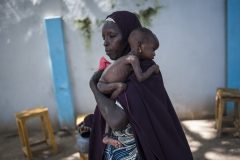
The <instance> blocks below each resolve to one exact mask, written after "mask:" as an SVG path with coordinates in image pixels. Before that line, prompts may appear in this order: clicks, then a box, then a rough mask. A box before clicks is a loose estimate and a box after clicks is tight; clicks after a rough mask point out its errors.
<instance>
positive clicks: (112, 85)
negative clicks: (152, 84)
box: [97, 27, 159, 147]
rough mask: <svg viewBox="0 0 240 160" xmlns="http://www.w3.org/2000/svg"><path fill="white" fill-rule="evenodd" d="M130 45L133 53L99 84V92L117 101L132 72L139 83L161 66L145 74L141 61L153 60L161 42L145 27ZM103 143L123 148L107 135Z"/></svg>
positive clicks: (113, 66) (110, 69) (107, 71)
mask: <svg viewBox="0 0 240 160" xmlns="http://www.w3.org/2000/svg"><path fill="white" fill-rule="evenodd" d="M128 43H129V45H130V48H131V51H130V52H129V53H128V54H127V55H125V56H122V57H120V58H118V59H117V60H116V61H115V62H114V63H112V64H111V65H109V66H108V67H107V68H106V69H105V70H104V71H103V73H102V76H101V78H100V79H99V82H98V84H97V87H98V89H99V91H100V92H102V93H104V94H107V95H110V97H111V99H116V98H117V96H118V95H119V94H120V93H122V92H123V91H124V90H125V89H126V87H127V85H126V84H125V83H124V82H125V81H126V79H127V78H128V76H129V75H130V74H131V73H132V72H134V74H135V75H136V78H137V80H138V81H139V82H142V81H144V80H146V79H147V78H149V77H150V76H151V75H152V74H154V73H155V74H157V73H158V72H159V66H158V65H156V64H154V65H152V66H151V67H149V68H148V69H147V70H146V71H145V72H143V71H142V69H141V67H140V62H139V61H140V60H141V59H153V58H154V56H155V50H156V49H157V48H158V47H159V41H158V39H157V37H156V36H155V34H153V33H152V31H150V30H149V29H147V28H144V27H142V28H137V29H135V30H134V31H132V32H131V34H130V35H129V38H128ZM108 129H110V128H109V127H108V126H106V133H108V132H109V131H108ZM103 143H105V144H111V145H113V146H115V147H121V143H120V142H119V141H118V140H115V139H112V138H110V137H109V136H108V135H107V134H106V136H105V137H104V138H103Z"/></svg>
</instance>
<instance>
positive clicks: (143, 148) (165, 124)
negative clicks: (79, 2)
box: [82, 11, 193, 160]
mask: <svg viewBox="0 0 240 160" xmlns="http://www.w3.org/2000/svg"><path fill="white" fill-rule="evenodd" d="M138 27H141V24H140V22H139V20H138V18H137V17H136V15H134V14H133V13H131V12H127V11H118V12H114V13H112V14H111V15H109V16H107V18H106V22H105V24H104V26H103V29H102V35H103V40H104V47H105V51H106V54H107V55H108V56H109V57H110V59H112V60H116V59H118V58H119V57H121V56H123V55H125V54H127V53H128V52H129V51H130V48H129V44H128V43H127V39H128V36H129V34H130V32H131V31H132V30H134V29H135V28H138ZM153 64H155V63H154V62H153V61H152V60H144V61H141V68H142V70H143V71H145V70H146V69H147V68H148V67H150V66H151V65H153ZM101 74H102V71H98V72H96V73H95V74H94V75H93V77H92V78H91V80H90V87H91V89H92V92H93V94H94V96H95V99H96V102H97V107H96V109H95V112H94V114H93V115H90V116H88V117H87V118H86V119H85V122H84V126H88V127H90V128H91V136H90V148H89V159H90V160H101V159H147V160H154V159H159V160H160V159H161V160H175V159H178V160H192V159H193V158H192V154H191V151H190V148H189V146H188V143H187V140H186V137H185V135H184V132H183V130H182V128H181V125H180V122H179V120H178V118H177V116H176V113H175V111H174V109H173V106H172V104H171V101H170V99H169V97H168V95H167V92H166V90H165V88H164V85H163V81H162V77H161V74H157V75H152V76H151V77H150V78H149V79H147V80H145V81H144V82H141V83H140V82H138V81H137V79H136V77H135V75H134V74H132V75H131V76H129V78H128V80H127V82H126V84H127V86H128V87H127V90H126V91H125V92H124V93H123V94H121V95H120V96H119V97H118V98H117V101H116V102H115V101H113V100H111V99H109V98H108V97H106V96H105V95H103V94H101V93H100V92H99V91H98V89H97V82H98V80H99V78H100V76H101ZM106 123H107V124H108V125H109V126H110V127H111V128H112V129H113V132H112V135H111V136H112V137H113V138H116V139H118V140H120V141H121V142H122V143H123V146H122V147H120V148H117V149H116V148H114V147H112V146H110V145H108V146H105V144H103V143H102V138H103V136H104V131H105V124H106ZM82 128H83V129H84V127H82Z"/></svg>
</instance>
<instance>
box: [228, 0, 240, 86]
mask: <svg viewBox="0 0 240 160" xmlns="http://www.w3.org/2000/svg"><path fill="white" fill-rule="evenodd" d="M227 24H228V26H227V87H230V88H240V1H239V0H228V1H227Z"/></svg>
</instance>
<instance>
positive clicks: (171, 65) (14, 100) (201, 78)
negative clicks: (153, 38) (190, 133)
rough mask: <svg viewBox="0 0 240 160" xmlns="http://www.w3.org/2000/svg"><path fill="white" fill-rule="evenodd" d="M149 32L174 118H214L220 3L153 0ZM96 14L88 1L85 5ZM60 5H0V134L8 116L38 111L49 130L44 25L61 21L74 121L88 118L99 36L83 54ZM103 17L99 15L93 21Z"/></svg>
mask: <svg viewBox="0 0 240 160" xmlns="http://www.w3.org/2000/svg"><path fill="white" fill-rule="evenodd" d="M160 2H161V5H162V6H163V8H162V9H161V10H160V12H159V14H158V15H157V16H155V17H154V19H153V25H152V27H151V29H152V30H153V32H155V33H156V35H157V36H158V38H159V40H160V48H159V49H158V50H157V56H156V59H155V60H156V62H157V63H158V64H159V65H160V69H161V72H162V74H163V79H164V82H165V87H166V89H167V91H168V93H169V96H170V98H171V100H172V103H173V105H174V107H175V109H176V111H177V113H178V115H179V117H180V118H201V117H206V116H211V115H213V113H214V99H215V90H216V88H217V87H219V86H224V85H225V72H226V71H225V54H226V44H225V43H226V42H225V41H226V40H225V39H226V37H225V30H226V24H225V1H224V0H212V1H209V0H202V1H192V0H181V1H178V0H161V1H160ZM87 5H89V7H90V8H92V10H94V11H96V12H99V10H96V6H95V5H94V3H93V1H88V4H87ZM69 15H71V14H70V12H69V11H68V9H67V7H66V4H65V3H64V2H62V1H57V0H51V1H41V0H31V1H28V0H20V1H19V0H13V1H7V0H3V1H1V2H0V90H1V92H0V109H1V112H0V121H1V124H0V132H1V131H7V130H15V129H16V124H15V115H14V114H15V112H17V111H21V110H23V109H26V108H30V107H33V106H38V105H45V106H47V107H48V108H49V112H50V116H51V120H52V123H53V125H54V128H57V127H58V118H57V112H58V110H57V107H56V101H55V96H54V85H53V79H52V71H51V67H50V66H51V65H50V56H49V52H48V45H47V36H46V31H45V27H44V18H45V17H49V16H63V20H64V36H65V47H66V52H67V58H68V64H69V73H70V81H71V86H72V92H73V94H72V95H73V100H74V106H75V111H76V114H83V113H90V112H93V110H94V107H95V104H96V103H95V101H94V98H93V95H92V93H91V92H90V89H89V87H88V81H89V79H90V76H91V75H92V74H93V72H94V71H95V70H96V68H97V65H98V64H97V63H98V60H99V58H100V57H101V56H102V55H103V54H104V49H103V46H102V44H103V42H102V38H101V29H100V28H98V29H96V30H95V31H94V36H93V40H92V48H90V49H89V50H88V49H85V47H84V39H83V38H82V35H81V32H79V30H77V29H76V28H75V27H74V24H73V21H72V19H71V16H69ZM101 16H102V17H105V16H106V14H101Z"/></svg>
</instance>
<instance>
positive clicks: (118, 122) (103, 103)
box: [89, 71, 128, 130]
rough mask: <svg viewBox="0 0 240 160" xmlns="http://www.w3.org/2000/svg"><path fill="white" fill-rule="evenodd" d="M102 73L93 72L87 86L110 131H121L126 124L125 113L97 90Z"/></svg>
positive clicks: (113, 101)
mask: <svg viewBox="0 0 240 160" xmlns="http://www.w3.org/2000/svg"><path fill="white" fill-rule="evenodd" d="M102 73H103V71H97V72H95V73H94V74H93V76H92V78H91V79H90V82H89V85H90V88H91V90H92V92H93V94H94V97H95V100H96V102H97V105H98V108H99V110H100V112H101V114H102V116H103V118H104V119H105V121H106V123H107V124H108V125H109V126H110V127H111V128H112V130H121V129H122V128H124V127H125V126H126V125H127V124H128V120H127V117H126V113H125V111H124V110H123V109H121V108H120V107H119V106H117V105H116V104H115V100H112V99H110V98H109V97H106V96H105V95H104V94H102V93H101V92H100V91H99V90H98V89H97V83H98V80H99V79H100V77H101V75H102Z"/></svg>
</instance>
